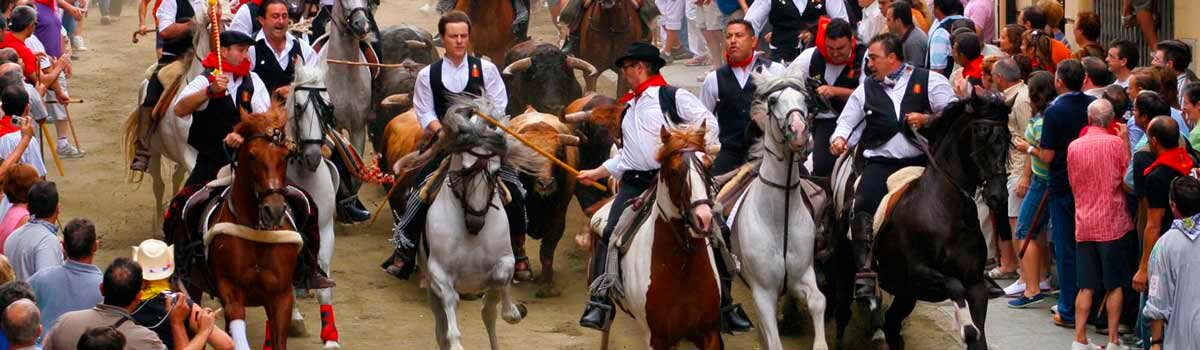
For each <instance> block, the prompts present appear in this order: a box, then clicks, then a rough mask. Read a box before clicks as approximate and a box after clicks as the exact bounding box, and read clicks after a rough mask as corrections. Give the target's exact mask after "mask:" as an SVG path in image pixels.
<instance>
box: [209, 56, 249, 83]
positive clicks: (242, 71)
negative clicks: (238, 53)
mask: <svg viewBox="0 0 1200 350" xmlns="http://www.w3.org/2000/svg"><path fill="white" fill-rule="evenodd" d="M200 64H202V65H204V68H208V69H215V68H217V53H216V52H209V53H208V57H205V58H204V61H202V62H200ZM221 72H224V73H230V74H233V76H234V77H236V78H245V77H246V76H247V75H250V60H242V64H239V65H237V66H234V65H231V64H229V61H222V62H221Z"/></svg>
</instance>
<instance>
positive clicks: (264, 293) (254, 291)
mask: <svg viewBox="0 0 1200 350" xmlns="http://www.w3.org/2000/svg"><path fill="white" fill-rule="evenodd" d="M286 121H287V113H286V112H285V111H283V110H280V109H273V110H271V111H269V112H266V113H262V114H256V115H250V114H248V113H246V112H244V111H243V112H242V122H241V123H239V124H238V125H237V127H235V128H234V132H236V133H238V134H239V135H241V136H242V138H244V140H245V141H244V142H243V143H242V145H241V146H240V147H238V150H237V158H236V163H234V164H235V165H234V169H233V171H234V173H235V176H233V180H232V183H231V184H230V187H229V190H228V192H229V194H228V196H227V197H226V198H225V200H224V201H223V202H221V203H220V204H219V205H218V207H217V208H216V215H215V217H214V218H213V220H212V222H213V224H212V225H210V226H209V228H208V230H207V232H205V234H204V238H205V241H206V246H207V248H206V250H207V253H208V256H209V257H210V258H209V259H208V271H207V273H209V276H210V279H209V280H210V281H212V282H213V284H215V285H210V286H206V287H208V288H207V290H212V288H211V287H215V289H216V295H217V297H218V298H219V299H220V300H221V303H222V304H223V305H224V308H225V319H226V320H228V321H229V329H230V333H231V334H232V335H233V338H234V339H235V340H236V341H238V342H243V343H242V344H236V345H237V346H238V347H239V348H241V347H242V346H245V347H244V348H247V349H248V348H249V346H250V345H249V344H246V343H244V342H245V341H246V334H245V332H246V324H245V319H246V307H247V306H263V307H265V308H266V312H267V320H268V321H267V331H268V332H269V334H272V335H274V336H273V337H271V339H272V342H273V344H272V345H273V349H275V350H286V349H287V335H288V331H287V330H288V325H289V324H291V320H292V304H293V302H294V294H293V292H292V280H293V278H292V277H293V272H294V271H295V267H296V261H297V260H298V256H299V254H300V249H301V246H302V244H303V242H302V240H301V235H300V234H299V233H297V232H296V231H295V228H294V227H292V225H293V224H292V223H291V222H289V221H288V220H285V219H286V218H287V217H288V210H289V206H288V200H287V198H285V193H286V191H287V180H286V178H285V177H286V175H287V162H288V157H289V155H290V154H291V151H290V147H289V145H288V142H287V141H286V139H285V137H284V136H283V135H284V132H283V128H284V125H285V123H286ZM238 175H240V176H238ZM309 243H314V242H309ZM200 270H203V269H195V270H194V272H196V273H203V272H202V271H200ZM239 333H240V334H239Z"/></svg>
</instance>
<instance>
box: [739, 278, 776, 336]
mask: <svg viewBox="0 0 1200 350" xmlns="http://www.w3.org/2000/svg"><path fill="white" fill-rule="evenodd" d="M748 281H749V284H750V290H751V294H752V295H753V297H754V307H756V308H758V340H759V341H758V343H759V345H762V347H763V348H764V349H768V350H780V349H783V342H782V341H781V340H780V339H779V325H778V324H776V320H775V311H776V308H777V305H776V303H777V302H778V301H779V293H778V292H777V291H776V288H767V287H765V286H762V285H761V284H760V283H759V282H757V281H755V280H754V279H748Z"/></svg>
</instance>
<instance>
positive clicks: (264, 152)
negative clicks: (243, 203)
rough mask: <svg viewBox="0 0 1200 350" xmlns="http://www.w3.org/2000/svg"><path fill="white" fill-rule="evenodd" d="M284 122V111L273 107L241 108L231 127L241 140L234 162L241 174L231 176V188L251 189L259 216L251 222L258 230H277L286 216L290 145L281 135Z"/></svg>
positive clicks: (236, 189) (238, 190)
mask: <svg viewBox="0 0 1200 350" xmlns="http://www.w3.org/2000/svg"><path fill="white" fill-rule="evenodd" d="M286 123H287V113H286V112H284V111H283V110H281V109H279V108H273V109H271V110H270V111H267V112H265V113H258V114H253V115H251V114H250V113H248V112H246V111H242V121H241V122H240V123H238V125H237V126H236V127H234V132H236V133H238V135H241V136H242V138H243V140H244V141H243V142H242V144H241V146H239V147H238V149H237V163H236V164H235V165H234V167H235V172H236V173H237V174H240V175H242V176H237V177H235V178H234V184H233V186H234V188H233V191H234V192H235V193H238V192H241V191H252V192H251V194H252V195H253V198H254V200H253V203H255V205H257V208H256V209H257V210H256V212H255V213H256V214H257V216H258V218H257V220H256V221H254V222H252V224H254V225H256V226H257V228H258V229H260V230H268V229H279V228H281V227H283V224H284V218H285V217H286V215H285V213H286V211H287V200H286V199H285V198H284V192H285V191H286V190H287V161H288V156H289V155H290V154H291V153H292V148H293V147H292V145H291V142H290V141H289V140H288V139H287V137H286V136H284V131H283V128H284V127H285V124H286ZM241 193H245V192H241ZM241 224H247V223H244V222H243V223H241Z"/></svg>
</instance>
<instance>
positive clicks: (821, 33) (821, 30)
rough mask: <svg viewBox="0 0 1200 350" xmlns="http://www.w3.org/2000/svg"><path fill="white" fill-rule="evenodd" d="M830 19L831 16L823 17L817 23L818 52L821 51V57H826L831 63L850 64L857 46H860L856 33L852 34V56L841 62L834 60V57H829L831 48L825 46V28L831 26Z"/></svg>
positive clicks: (826, 60)
mask: <svg viewBox="0 0 1200 350" xmlns="http://www.w3.org/2000/svg"><path fill="white" fill-rule="evenodd" d="M830 21H831V20H830V19H829V17H821V20H820V21H819V22H818V24H817V52H820V53H821V57H824V58H825V62H829V64H836V65H844V64H850V63H851V62H854V52H855V51H857V48H858V40H857V39H855V38H854V35H851V36H850V58H849V59H847V60H846V61H844V62H841V61H834V60H833V59H832V58H830V57H829V50H828V49H826V48H825V28H826V27H829V22H830Z"/></svg>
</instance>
